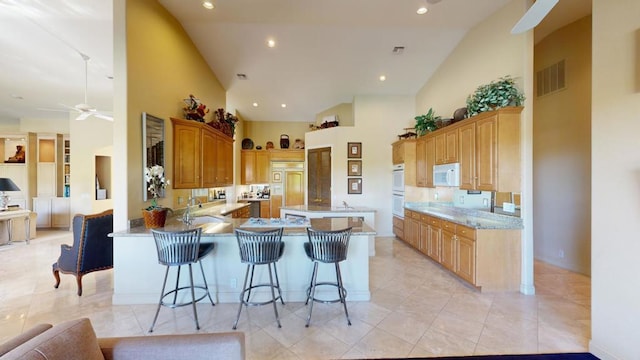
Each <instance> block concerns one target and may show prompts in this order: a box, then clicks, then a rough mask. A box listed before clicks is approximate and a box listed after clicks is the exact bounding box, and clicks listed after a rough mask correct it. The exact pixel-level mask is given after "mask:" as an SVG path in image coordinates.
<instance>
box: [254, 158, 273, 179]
mask: <svg viewBox="0 0 640 360" xmlns="http://www.w3.org/2000/svg"><path fill="white" fill-rule="evenodd" d="M255 172H256V173H255V175H256V178H255V179H256V183H257V184H268V183H269V182H270V180H271V179H270V178H269V176H270V172H271V161H270V158H269V152H267V151H256V163H255Z"/></svg>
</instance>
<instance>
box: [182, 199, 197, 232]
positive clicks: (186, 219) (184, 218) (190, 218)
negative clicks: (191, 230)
mask: <svg viewBox="0 0 640 360" xmlns="http://www.w3.org/2000/svg"><path fill="white" fill-rule="evenodd" d="M192 204H193V205H194V206H195V205H196V204H197V205H198V206H199V207H202V202H201V201H200V200H198V199H197V198H193V197H189V199H188V200H187V210H186V211H185V212H184V214H182V222H183V223H185V224H186V225H191V224H192V223H193V218H194V216H192V215H191V205H192Z"/></svg>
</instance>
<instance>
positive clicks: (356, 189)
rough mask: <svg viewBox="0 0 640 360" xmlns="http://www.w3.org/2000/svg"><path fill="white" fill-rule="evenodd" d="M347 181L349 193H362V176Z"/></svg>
mask: <svg viewBox="0 0 640 360" xmlns="http://www.w3.org/2000/svg"><path fill="white" fill-rule="evenodd" d="M347 182H348V184H349V189H348V190H347V194H362V179H361V178H353V179H347Z"/></svg>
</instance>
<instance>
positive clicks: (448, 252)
mask: <svg viewBox="0 0 640 360" xmlns="http://www.w3.org/2000/svg"><path fill="white" fill-rule="evenodd" d="M455 242H456V239H455V233H453V232H451V231H448V230H442V241H441V242H440V243H441V245H442V247H441V251H440V263H441V264H442V265H444V267H446V268H447V269H449V270H451V271H453V272H455V269H456V247H455Z"/></svg>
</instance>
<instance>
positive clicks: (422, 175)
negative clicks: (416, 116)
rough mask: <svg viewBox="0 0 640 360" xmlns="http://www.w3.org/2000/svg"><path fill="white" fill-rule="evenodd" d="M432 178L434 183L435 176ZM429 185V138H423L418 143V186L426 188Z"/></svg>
mask: <svg viewBox="0 0 640 360" xmlns="http://www.w3.org/2000/svg"><path fill="white" fill-rule="evenodd" d="M431 173H432V174H433V168H432V170H431ZM431 177H432V179H431V181H432V182H433V175H432V176H431ZM427 183H428V178H427V137H426V136H422V137H420V138H418V140H417V141H416V186H419V187H426V186H427Z"/></svg>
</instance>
